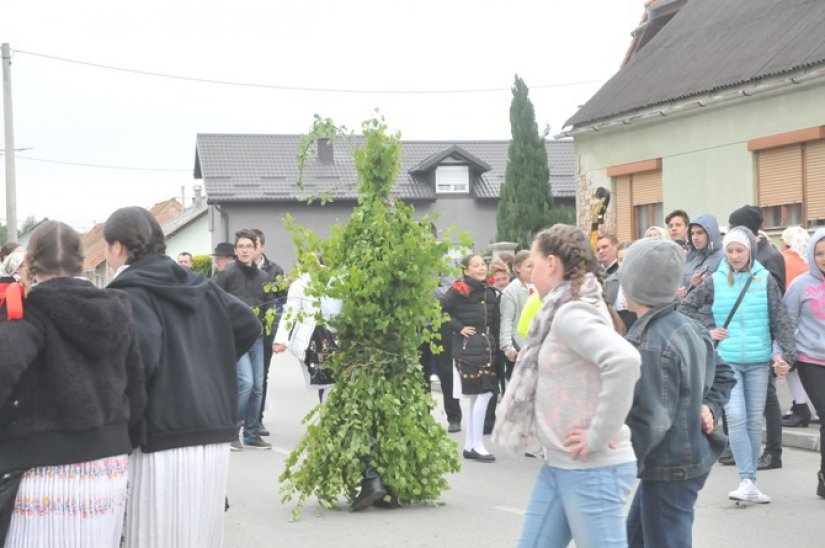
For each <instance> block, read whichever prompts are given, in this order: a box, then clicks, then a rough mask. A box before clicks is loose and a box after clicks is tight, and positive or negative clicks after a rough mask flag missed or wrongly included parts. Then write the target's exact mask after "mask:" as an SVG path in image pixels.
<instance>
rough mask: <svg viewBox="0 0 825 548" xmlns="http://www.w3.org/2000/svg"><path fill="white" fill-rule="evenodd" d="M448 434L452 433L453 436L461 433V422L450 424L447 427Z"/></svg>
mask: <svg viewBox="0 0 825 548" xmlns="http://www.w3.org/2000/svg"><path fill="white" fill-rule="evenodd" d="M447 432H450V433H451V434H452V433H454V432H461V422H450V424H448V425H447Z"/></svg>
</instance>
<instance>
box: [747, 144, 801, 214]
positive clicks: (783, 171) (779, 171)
mask: <svg viewBox="0 0 825 548" xmlns="http://www.w3.org/2000/svg"><path fill="white" fill-rule="evenodd" d="M756 170H757V191H758V196H759V205H760V206H762V207H771V206H778V205H784V204H797V203H801V202H802V145H791V146H786V147H780V148H773V149H768V150H762V151H759V153H758V155H757V158H756Z"/></svg>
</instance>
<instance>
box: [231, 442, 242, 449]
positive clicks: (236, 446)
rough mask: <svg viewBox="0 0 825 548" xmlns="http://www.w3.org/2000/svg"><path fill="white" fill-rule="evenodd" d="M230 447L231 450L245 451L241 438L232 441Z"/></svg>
mask: <svg viewBox="0 0 825 548" xmlns="http://www.w3.org/2000/svg"><path fill="white" fill-rule="evenodd" d="M229 449H230V450H231V451H243V445H242V444H241V440H234V441H232V443H230V444H229Z"/></svg>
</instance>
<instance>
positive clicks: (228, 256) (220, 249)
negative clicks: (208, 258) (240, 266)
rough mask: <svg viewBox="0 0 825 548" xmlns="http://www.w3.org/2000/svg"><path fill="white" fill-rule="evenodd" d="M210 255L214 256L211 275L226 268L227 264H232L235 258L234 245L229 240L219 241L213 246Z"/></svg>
mask: <svg viewBox="0 0 825 548" xmlns="http://www.w3.org/2000/svg"><path fill="white" fill-rule="evenodd" d="M212 256H213V257H215V259H214V264H213V267H212V276H215V274H217V273H218V272H220V271H221V270H223V269H224V268H226V267H227V265H229V264H232V261H234V260H235V246H234V245H232V244H231V243H229V242H221V243H219V244H218V245H216V246H215V251H213V252H212Z"/></svg>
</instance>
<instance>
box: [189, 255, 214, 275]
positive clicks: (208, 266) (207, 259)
mask: <svg viewBox="0 0 825 548" xmlns="http://www.w3.org/2000/svg"><path fill="white" fill-rule="evenodd" d="M192 270H194V271H195V272H200V273H201V274H203V275H204V276H206V277H207V278H211V277H212V255H195V256H194V257H192Z"/></svg>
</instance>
